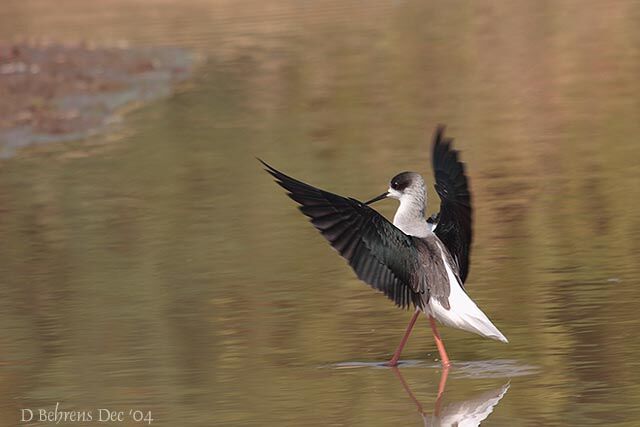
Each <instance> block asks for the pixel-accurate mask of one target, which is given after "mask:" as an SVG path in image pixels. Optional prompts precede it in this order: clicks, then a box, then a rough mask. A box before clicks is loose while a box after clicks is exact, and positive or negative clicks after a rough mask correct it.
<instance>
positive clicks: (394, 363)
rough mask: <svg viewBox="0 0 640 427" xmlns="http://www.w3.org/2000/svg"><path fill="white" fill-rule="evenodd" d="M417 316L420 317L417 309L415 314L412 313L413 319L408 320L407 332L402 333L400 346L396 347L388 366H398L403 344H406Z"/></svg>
mask: <svg viewBox="0 0 640 427" xmlns="http://www.w3.org/2000/svg"><path fill="white" fill-rule="evenodd" d="M418 316H420V310H419V309H418V310H416V312H415V313H413V317H412V318H411V320H409V325H407V330H406V331H404V336H403V337H402V340H401V341H400V344H399V345H398V348H397V349H396V352H395V353H393V357H392V358H391V360H389V361H388V362H387V365H388V366H398V359H400V354H401V353H402V349H403V348H404V346H405V344H406V343H407V340H408V339H409V335H410V334H411V330H412V329H413V325H415V324H416V320H418Z"/></svg>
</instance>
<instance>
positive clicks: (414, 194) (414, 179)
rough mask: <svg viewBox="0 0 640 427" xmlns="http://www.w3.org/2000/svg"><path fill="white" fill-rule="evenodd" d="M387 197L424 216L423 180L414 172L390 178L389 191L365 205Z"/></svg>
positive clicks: (425, 198) (424, 190)
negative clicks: (411, 207)
mask: <svg viewBox="0 0 640 427" xmlns="http://www.w3.org/2000/svg"><path fill="white" fill-rule="evenodd" d="M387 197H389V198H392V199H397V200H400V205H411V206H413V207H415V208H419V209H418V210H419V211H420V212H421V213H422V214H424V209H425V206H424V205H425V202H426V200H427V192H426V188H425V186H424V179H422V176H421V175H420V174H418V173H415V172H402V173H399V174H398V175H396V176H394V177H393V178H391V182H390V183H389V189H388V190H387V191H386V192H385V193H382V194H381V195H379V196H378V197H375V198H373V199H371V200H369V201H368V202H366V204H367V205H368V204H371V203H373V202H376V201H378V200H382V199H386V198H387Z"/></svg>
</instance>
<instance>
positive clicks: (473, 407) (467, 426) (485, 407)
mask: <svg viewBox="0 0 640 427" xmlns="http://www.w3.org/2000/svg"><path fill="white" fill-rule="evenodd" d="M393 371H394V373H395V374H396V377H398V379H399V380H400V383H401V384H402V387H403V388H404V390H405V391H406V392H407V395H408V396H409V397H410V398H411V400H412V401H413V403H414V404H415V405H416V408H417V409H418V412H419V413H420V415H422V420H423V422H424V426H425V427H436V426H437V427H449V426H451V427H453V426H457V427H476V426H479V425H480V423H481V422H482V421H484V420H485V419H487V417H488V416H489V415H491V413H492V412H493V408H494V407H495V406H496V405H497V404H498V402H500V400H501V399H502V398H503V397H504V395H505V394H507V391H508V390H509V383H506V384H504V385H503V386H502V387H499V388H496V389H493V390H488V391H485V392H484V393H480V394H478V395H476V396H475V397H474V398H472V399H468V400H464V401H460V402H452V403H449V404H448V405H446V406H444V407H442V398H443V396H444V391H445V387H446V384H447V375H448V373H449V370H448V369H447V368H445V369H443V370H442V377H441V378H440V385H439V386H438V397H437V398H436V401H435V404H434V408H433V412H432V413H431V414H427V413H425V411H424V410H423V409H422V405H421V404H420V402H419V401H418V399H417V398H416V396H415V395H414V394H413V392H412V391H411V388H409V385H408V384H407V382H406V381H405V379H404V377H403V376H402V374H401V373H400V370H398V368H394V369H393Z"/></svg>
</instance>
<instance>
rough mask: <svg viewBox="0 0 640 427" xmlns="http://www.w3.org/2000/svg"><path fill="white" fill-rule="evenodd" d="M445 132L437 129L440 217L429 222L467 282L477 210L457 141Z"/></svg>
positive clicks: (434, 158)
mask: <svg viewBox="0 0 640 427" xmlns="http://www.w3.org/2000/svg"><path fill="white" fill-rule="evenodd" d="M444 130H445V128H444V126H438V128H437V129H436V133H435V136H434V142H433V156H432V162H433V173H434V175H435V178H436V183H435V188H436V191H437V193H438V195H439V196H440V213H439V214H438V215H436V216H433V217H431V218H429V222H431V223H435V224H436V227H435V230H434V232H435V233H436V236H438V238H439V239H440V240H441V241H442V242H443V243H444V244H445V246H446V247H447V249H448V250H449V252H450V253H451V255H452V256H453V259H454V260H455V262H456V263H457V264H458V268H459V270H460V278H461V279H462V281H463V282H464V281H466V280H467V274H468V273H469V252H470V250H471V241H472V239H473V229H472V221H473V217H472V215H473V209H472V207H471V194H470V191H469V183H468V182H467V177H466V176H465V174H464V163H462V162H461V161H460V160H459V159H458V151H456V150H454V149H453V148H451V144H452V143H453V139H451V138H445V136H444Z"/></svg>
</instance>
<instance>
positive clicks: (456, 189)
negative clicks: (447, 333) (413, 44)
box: [258, 125, 508, 367]
mask: <svg viewBox="0 0 640 427" xmlns="http://www.w3.org/2000/svg"><path fill="white" fill-rule="evenodd" d="M452 144H453V139H452V138H448V137H446V136H445V126H443V125H438V126H437V127H436V130H435V133H434V137H433V150H432V157H431V159H432V167H433V172H434V177H435V184H434V187H435V190H436V193H437V194H438V196H439V197H440V211H439V212H438V213H436V214H434V215H432V216H430V217H429V218H426V217H425V211H426V208H427V191H426V186H425V181H424V179H423V177H422V176H421V175H420V174H419V173H416V172H401V173H399V174H397V175H395V176H394V177H393V178H391V180H390V182H389V187H388V189H387V190H386V191H385V192H383V193H382V194H380V195H379V196H377V197H374V198H372V199H370V200H368V201H366V202H361V201H360V200H358V199H355V198H353V197H344V196H340V195H338V194H335V193H331V192H329V191H325V190H322V189H320V188H316V187H314V186H312V185H309V184H307V183H304V182H302V181H300V180H297V179H295V178H292V177H290V176H288V175H285V174H284V173H283V172H280V171H279V170H277V169H275V168H274V167H272V166H270V165H269V164H267V163H266V162H265V161H263V160H261V159H258V161H260V162H261V163H262V165H263V166H264V168H265V170H266V171H267V172H268V173H269V174H271V175H272V177H273V178H274V179H275V181H276V183H277V184H279V185H280V186H281V187H282V188H284V189H285V190H286V192H287V195H288V196H289V197H290V198H291V199H293V200H294V201H295V202H297V203H298V205H299V209H300V210H301V211H302V213H303V214H304V215H306V216H307V217H309V219H310V221H311V223H312V224H313V225H314V227H315V228H316V229H318V231H320V233H321V234H322V235H323V236H324V237H325V238H326V239H327V240H328V242H329V243H330V245H331V246H332V247H333V248H334V249H335V250H336V251H337V252H338V253H339V254H340V255H341V256H342V257H343V258H345V259H346V261H347V262H348V264H349V265H350V266H351V268H352V269H353V271H354V272H355V273H356V275H357V277H358V278H359V279H360V280H362V281H363V282H365V283H367V284H369V285H370V286H371V287H372V288H374V289H376V290H378V291H381V292H382V293H383V294H384V295H386V296H387V297H388V298H389V299H390V300H392V301H393V302H394V303H395V304H396V305H397V306H399V307H400V308H404V309H410V308H413V309H414V312H413V315H412V317H411V319H410V320H409V324H408V325H407V328H406V330H405V332H404V335H403V337H402V339H401V341H400V343H399V345H398V347H397V348H396V351H395V352H394V353H393V356H392V357H391V359H390V360H389V361H388V362H386V365H388V366H397V365H398V361H399V359H400V355H401V354H402V350H403V349H404V346H405V345H406V343H407V340H408V339H409V335H410V334H411V331H412V330H413V327H414V325H415V323H416V321H417V319H418V317H419V315H420V314H421V313H424V314H425V315H426V316H427V318H428V320H429V324H430V326H431V330H432V333H433V337H434V340H435V344H436V347H437V349H438V353H439V356H440V362H441V364H442V366H443V367H449V366H451V359H449V356H448V354H447V351H446V348H445V346H444V342H443V340H442V338H441V336H440V333H439V331H438V328H437V325H436V320H437V321H438V322H439V323H441V324H443V325H445V326H449V327H453V328H457V329H462V330H465V331H468V332H473V333H476V334H478V335H480V336H483V337H486V338H490V339H494V340H497V341H501V342H504V343H507V342H508V340H507V338H506V337H505V336H504V335H503V334H502V333H501V332H500V331H499V330H498V328H497V327H496V326H494V324H493V323H492V322H491V320H489V318H488V317H487V316H486V315H485V314H484V313H483V312H482V310H480V308H479V307H478V306H477V305H476V303H475V302H474V301H473V300H472V299H471V297H470V296H469V295H468V293H467V291H466V288H465V285H464V283H465V280H466V279H467V276H468V273H469V265H470V262H469V255H470V250H471V243H472V239H473V227H472V222H473V218H472V217H473V209H472V204H471V192H470V185H469V181H468V179H467V176H466V174H465V165H464V163H462V162H461V161H460V160H459V157H460V156H459V152H458V151H457V150H455V149H453V147H452ZM384 199H396V200H398V201H399V202H400V205H399V206H398V208H397V211H396V213H395V215H394V217H393V221H392V222H390V221H389V220H387V219H386V218H385V217H384V216H383V215H381V214H380V213H378V212H377V211H376V210H374V209H373V208H372V207H371V206H370V205H371V204H373V203H375V202H378V201H381V200H384Z"/></svg>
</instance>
